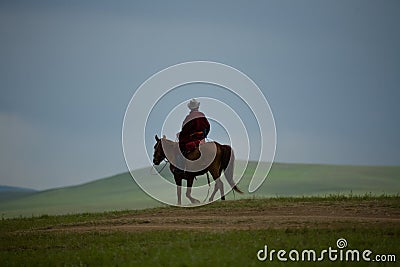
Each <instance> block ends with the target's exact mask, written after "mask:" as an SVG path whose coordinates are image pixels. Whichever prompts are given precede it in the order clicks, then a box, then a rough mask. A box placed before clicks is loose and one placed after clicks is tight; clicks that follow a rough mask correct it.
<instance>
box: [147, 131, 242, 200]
mask: <svg viewBox="0 0 400 267" xmlns="http://www.w3.org/2000/svg"><path fill="white" fill-rule="evenodd" d="M155 138H156V141H157V143H156V144H155V145H154V155H153V163H154V164H155V165H159V164H160V163H161V162H162V161H163V160H164V159H165V158H166V156H165V152H164V149H168V150H169V149H171V150H169V151H172V150H173V149H175V150H177V149H178V143H177V142H174V141H171V140H168V139H166V138H165V137H163V138H162V139H160V138H159V137H158V136H157V135H156V136H155ZM213 143H214V144H215V146H216V154H215V157H214V159H213V161H212V162H211V163H210V164H209V165H208V166H207V167H205V168H204V169H202V170H200V171H196V172H188V171H185V172H183V171H180V172H177V171H175V170H176V167H175V166H174V165H172V163H170V166H169V168H170V171H171V172H172V173H173V175H174V179H175V183H176V186H177V196H178V205H181V203H182V201H181V200H182V199H181V192H182V188H181V187H182V180H187V191H186V197H187V198H188V199H189V200H190V201H191V202H192V203H200V201H199V200H197V199H195V198H193V197H192V196H191V192H192V185H193V180H194V179H195V178H196V176H199V175H203V174H205V173H208V172H210V173H211V176H212V177H213V179H214V180H215V187H214V191H213V193H212V194H211V197H210V199H209V201H210V202H211V201H213V199H214V196H215V194H216V193H217V191H218V189H219V190H220V192H221V199H222V200H225V195H224V185H223V183H222V181H221V180H220V176H221V174H222V171H224V174H225V178H226V180H227V181H228V183H229V184H230V186H232V188H233V190H235V191H236V192H238V193H240V194H243V192H242V191H240V189H239V188H238V187H237V186H236V185H235V182H234V181H233V168H234V164H235V155H234V153H233V150H232V148H231V147H230V146H228V145H221V144H219V143H217V142H213ZM163 147H164V148H163ZM199 157H200V150H199V148H197V149H195V150H194V151H191V152H190V153H188V154H187V155H186V158H187V159H189V160H196V159H198V158H199ZM207 175H208V174H207Z"/></svg>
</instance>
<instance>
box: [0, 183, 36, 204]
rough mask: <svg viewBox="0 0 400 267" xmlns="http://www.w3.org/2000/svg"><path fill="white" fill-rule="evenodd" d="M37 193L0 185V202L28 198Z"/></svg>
mask: <svg viewBox="0 0 400 267" xmlns="http://www.w3.org/2000/svg"><path fill="white" fill-rule="evenodd" d="M35 192H37V191H36V190H34V189H30V188H23V187H15V186H6V185H0V201H4V200H10V199H14V198H19V197H22V196H28V195H31V194H33V193H35Z"/></svg>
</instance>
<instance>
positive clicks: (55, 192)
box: [0, 161, 400, 218]
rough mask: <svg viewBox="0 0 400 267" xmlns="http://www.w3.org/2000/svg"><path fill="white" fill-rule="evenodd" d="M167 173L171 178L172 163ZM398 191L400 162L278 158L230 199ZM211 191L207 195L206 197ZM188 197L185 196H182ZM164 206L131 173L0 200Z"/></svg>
mask: <svg viewBox="0 0 400 267" xmlns="http://www.w3.org/2000/svg"><path fill="white" fill-rule="evenodd" d="M236 166H237V167H236V168H235V173H236V175H237V176H238V173H239V172H241V171H242V170H243V167H244V166H243V164H242V163H241V162H240V161H239V162H237V164H236ZM253 171H254V164H250V165H249V166H248V168H247V169H246V171H245V172H244V177H243V178H242V180H241V181H240V183H239V187H240V188H241V189H242V190H243V191H245V192H247V189H248V185H249V182H250V177H251V174H252V172H253ZM137 173H138V175H141V177H144V178H145V179H155V176H153V175H152V174H151V171H150V168H145V169H141V170H138V171H137ZM163 173H164V174H165V177H166V179H168V180H171V181H172V175H171V174H170V173H169V171H168V168H165V169H164V171H163ZM199 184H206V178H205V177H199V178H198V179H197V181H195V185H199ZM350 193H352V194H358V195H360V194H366V193H367V194H373V195H382V194H390V195H393V194H399V193H400V166H383V167H380V166H377V167H376V166H337V165H318V164H284V163H274V164H273V166H272V169H271V172H270V174H269V176H268V179H267V180H266V181H265V182H264V183H263V185H262V186H261V187H260V188H259V190H257V191H256V192H255V194H249V193H247V194H244V195H238V194H236V195H235V196H233V194H232V193H230V194H229V195H228V199H233V197H235V198H250V197H254V196H255V197H275V196H310V195H319V196H324V195H329V194H350ZM205 197H206V196H204V198H205ZM183 198H185V197H184V196H183ZM161 205H164V204H162V203H159V202H158V201H156V200H154V199H152V198H151V197H149V196H148V195H146V194H145V193H144V192H143V191H142V190H141V189H140V188H139V187H138V186H137V184H136V183H135V182H133V180H132V178H131V176H130V174H129V173H123V174H119V175H115V176H112V177H108V178H104V179H100V180H96V181H94V182H90V183H87V184H83V185H78V186H71V187H65V188H59V189H52V190H46V191H41V192H29V194H27V195H21V196H19V197H15V198H12V199H4V200H2V201H1V202H0V215H2V216H3V217H5V218H7V217H18V216H28V217H29V216H32V215H35V216H36V215H41V214H68V213H82V212H101V211H111V210H124V209H143V208H148V207H155V206H161Z"/></svg>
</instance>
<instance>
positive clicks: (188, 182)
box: [186, 177, 200, 204]
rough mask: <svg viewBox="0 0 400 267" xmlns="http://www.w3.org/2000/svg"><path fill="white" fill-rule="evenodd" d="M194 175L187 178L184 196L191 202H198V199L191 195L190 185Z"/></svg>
mask: <svg viewBox="0 0 400 267" xmlns="http://www.w3.org/2000/svg"><path fill="white" fill-rule="evenodd" d="M193 180H194V177H188V178H187V189H186V197H187V198H188V199H189V200H190V202H192V204H198V203H200V201H199V200H198V199H195V198H193V197H192V185H193Z"/></svg>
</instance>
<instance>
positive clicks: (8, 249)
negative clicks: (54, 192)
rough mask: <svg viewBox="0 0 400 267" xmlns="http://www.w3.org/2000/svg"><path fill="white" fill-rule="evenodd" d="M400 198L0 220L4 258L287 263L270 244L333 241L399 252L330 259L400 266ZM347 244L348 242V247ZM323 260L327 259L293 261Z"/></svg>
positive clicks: (318, 246)
mask: <svg viewBox="0 0 400 267" xmlns="http://www.w3.org/2000/svg"><path fill="white" fill-rule="evenodd" d="M399 222H400V198H399V197H369V196H364V197H344V196H335V197H333V196H332V197H328V198H317V197H312V198H309V197H307V198H270V199H252V200H236V201H225V202H221V201H220V202H216V203H213V204H211V205H207V206H203V207H197V208H191V209H187V208H184V209H182V208H173V207H161V208H153V209H147V210H136V211H119V212H107V213H91V214H77V215H64V216H41V217H35V218H20V219H3V220H1V221H0V264H1V265H2V266H27V265H29V266H265V265H268V266H284V265H286V264H287V263H285V262H280V261H279V260H277V259H276V258H275V259H273V260H272V261H270V260H267V261H265V262H260V261H258V260H257V257H256V254H257V252H258V251H259V250H260V249H263V248H264V245H268V248H269V249H276V250H279V249H285V250H287V251H290V250H291V249H297V250H300V251H301V250H302V249H313V250H315V251H317V252H320V251H322V250H323V249H328V247H332V248H334V249H337V247H336V241H337V240H338V239H339V238H345V239H346V240H347V242H348V247H347V248H348V249H358V250H360V251H363V250H365V249H369V250H371V251H372V252H373V256H374V255H376V254H384V255H388V254H390V255H395V257H396V260H397V262H387V263H382V262H363V261H361V262H346V261H339V260H336V261H335V262H331V261H329V260H328V258H325V260H324V263H323V265H324V266H349V265H351V266H398V262H399V257H400V251H399V247H400V224H399ZM347 248H346V249H347ZM290 263H292V265H293V266H320V265H321V262H308V261H305V262H290Z"/></svg>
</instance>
